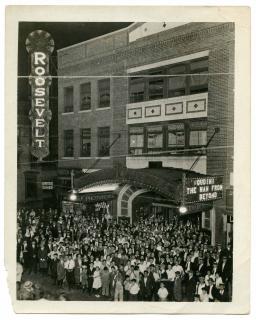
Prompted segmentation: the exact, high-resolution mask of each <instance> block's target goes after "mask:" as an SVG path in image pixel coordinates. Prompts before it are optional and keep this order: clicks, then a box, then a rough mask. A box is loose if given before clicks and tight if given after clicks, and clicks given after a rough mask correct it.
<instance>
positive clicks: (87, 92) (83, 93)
mask: <svg viewBox="0 0 256 320" xmlns="http://www.w3.org/2000/svg"><path fill="white" fill-rule="evenodd" d="M90 109H91V83H90V82H88V83H83V84H81V86H80V110H90Z"/></svg>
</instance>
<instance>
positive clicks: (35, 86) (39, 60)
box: [26, 30, 54, 161]
mask: <svg viewBox="0 0 256 320" xmlns="http://www.w3.org/2000/svg"><path fill="white" fill-rule="evenodd" d="M26 49H27V51H28V53H29V54H30V60H31V74H30V77H29V83H30V85H31V110H30V112H29V119H30V120H31V122H32V145H31V154H32V155H33V156H35V157H36V158H38V160H39V161H41V160H42V159H43V158H45V157H46V156H47V155H48V154H49V122H50V120H51V117H52V113H51V110H50V109H49V86H50V85H51V76H50V74H49V58H50V55H51V53H52V52H53V50H54V41H53V39H52V37H51V35H50V34H49V33H47V32H45V31H43V30H36V31H33V32H32V33H30V34H29V35H28V37H27V40H26Z"/></svg>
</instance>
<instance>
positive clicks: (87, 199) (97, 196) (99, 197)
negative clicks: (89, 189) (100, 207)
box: [82, 193, 115, 203]
mask: <svg viewBox="0 0 256 320" xmlns="http://www.w3.org/2000/svg"><path fill="white" fill-rule="evenodd" d="M114 198H115V196H114V195H113V194H112V193H111V194H110V193H109V194H106V193H105V194H104V193H100V194H91V195H87V196H83V197H82V201H83V202H85V203H88V202H98V201H107V200H113V199H114Z"/></svg>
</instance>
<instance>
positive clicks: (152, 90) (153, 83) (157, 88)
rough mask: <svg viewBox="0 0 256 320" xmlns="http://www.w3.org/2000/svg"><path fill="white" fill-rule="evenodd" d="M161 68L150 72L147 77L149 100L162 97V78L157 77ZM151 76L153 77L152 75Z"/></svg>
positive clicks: (160, 72)
mask: <svg viewBox="0 0 256 320" xmlns="http://www.w3.org/2000/svg"><path fill="white" fill-rule="evenodd" d="M162 72H163V71H162V70H160V71H155V72H153V73H150V76H151V77H149V79H148V98H149V100H156V99H162V98H163V97H164V79H163V78H159V76H157V75H159V74H162ZM152 76H153V77H152Z"/></svg>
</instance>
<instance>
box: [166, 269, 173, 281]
mask: <svg viewBox="0 0 256 320" xmlns="http://www.w3.org/2000/svg"><path fill="white" fill-rule="evenodd" d="M166 273H167V276H168V279H170V280H171V281H174V279H175V272H174V270H173V269H171V270H169V269H167V270H166Z"/></svg>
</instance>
